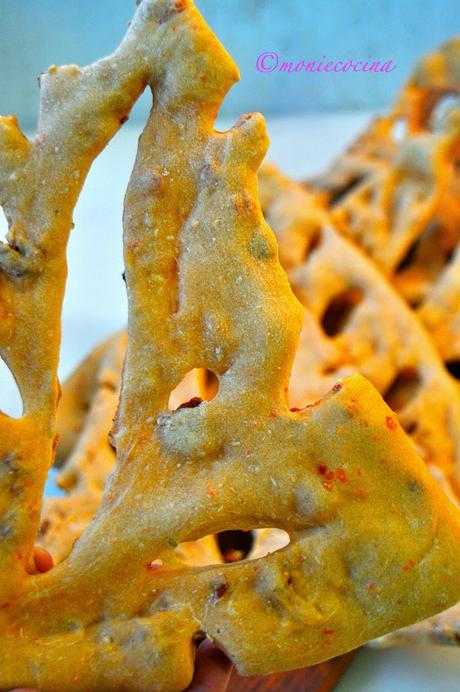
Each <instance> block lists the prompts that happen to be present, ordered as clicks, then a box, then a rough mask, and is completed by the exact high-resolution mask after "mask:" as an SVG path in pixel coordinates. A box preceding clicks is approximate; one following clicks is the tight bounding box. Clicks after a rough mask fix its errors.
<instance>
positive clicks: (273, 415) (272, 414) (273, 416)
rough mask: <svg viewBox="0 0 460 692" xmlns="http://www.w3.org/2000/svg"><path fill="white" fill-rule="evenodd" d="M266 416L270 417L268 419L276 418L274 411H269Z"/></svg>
mask: <svg viewBox="0 0 460 692" xmlns="http://www.w3.org/2000/svg"><path fill="white" fill-rule="evenodd" d="M268 415H269V416H270V418H278V414H277V413H276V411H270V413H269V414H268Z"/></svg>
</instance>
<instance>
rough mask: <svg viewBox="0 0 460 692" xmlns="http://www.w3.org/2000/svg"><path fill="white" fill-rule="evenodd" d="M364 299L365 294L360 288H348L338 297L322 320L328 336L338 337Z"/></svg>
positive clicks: (333, 300) (334, 299)
mask: <svg viewBox="0 0 460 692" xmlns="http://www.w3.org/2000/svg"><path fill="white" fill-rule="evenodd" d="M362 299H363V293H362V291H360V290H359V289H358V288H347V289H346V290H345V291H342V292H341V293H339V294H338V295H336V296H335V297H334V298H333V299H332V300H331V302H330V303H329V305H328V306H327V308H326V310H325V311H324V313H323V317H322V319H321V325H322V327H323V329H324V331H325V333H326V334H327V335H328V336H331V337H333V336H337V335H338V334H339V333H340V332H341V331H343V329H344V328H345V326H346V325H347V323H348V322H349V320H350V319H351V316H352V314H353V312H354V310H355V308H356V307H357V306H358V305H359V304H360V302H361V301H362Z"/></svg>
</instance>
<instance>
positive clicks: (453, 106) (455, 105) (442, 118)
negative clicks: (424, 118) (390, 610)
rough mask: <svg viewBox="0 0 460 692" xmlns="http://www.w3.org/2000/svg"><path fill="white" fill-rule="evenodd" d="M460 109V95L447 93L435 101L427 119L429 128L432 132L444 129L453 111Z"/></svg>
mask: <svg viewBox="0 0 460 692" xmlns="http://www.w3.org/2000/svg"><path fill="white" fill-rule="evenodd" d="M459 109H460V96H459V95H458V94H454V93H450V94H449V93H447V94H445V95H444V96H442V97H441V98H440V99H439V101H438V102H437V103H436V105H435V107H434V108H433V110H432V112H431V116H430V119H429V129H430V130H431V131H432V132H440V131H445V130H446V128H447V127H448V125H449V119H450V117H451V116H452V114H453V113H454V112H455V111H458V110H459Z"/></svg>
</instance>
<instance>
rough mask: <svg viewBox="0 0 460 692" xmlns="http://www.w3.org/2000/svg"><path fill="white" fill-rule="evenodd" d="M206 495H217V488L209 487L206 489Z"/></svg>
mask: <svg viewBox="0 0 460 692" xmlns="http://www.w3.org/2000/svg"><path fill="white" fill-rule="evenodd" d="M208 495H209V497H215V496H216V495H217V490H216V489H215V488H212V487H210V488H209V490H208Z"/></svg>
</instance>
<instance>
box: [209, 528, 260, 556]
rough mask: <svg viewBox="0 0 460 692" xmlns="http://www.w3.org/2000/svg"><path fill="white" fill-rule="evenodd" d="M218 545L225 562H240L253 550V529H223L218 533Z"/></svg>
mask: <svg viewBox="0 0 460 692" xmlns="http://www.w3.org/2000/svg"><path fill="white" fill-rule="evenodd" d="M217 545H218V546H219V550H220V552H221V554H222V557H223V559H224V562H238V561H239V560H244V558H245V557H246V556H247V555H248V554H249V553H250V552H251V550H252V548H253V546H254V533H253V531H241V530H235V531H221V533H218V534H217Z"/></svg>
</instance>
